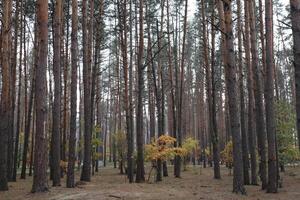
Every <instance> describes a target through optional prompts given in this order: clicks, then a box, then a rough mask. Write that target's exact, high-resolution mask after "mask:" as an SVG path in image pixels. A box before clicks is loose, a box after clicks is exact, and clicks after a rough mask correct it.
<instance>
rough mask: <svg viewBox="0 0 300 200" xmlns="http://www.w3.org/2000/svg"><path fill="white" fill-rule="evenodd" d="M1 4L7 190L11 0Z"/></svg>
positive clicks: (0, 141) (0, 165) (2, 178)
mask: <svg viewBox="0 0 300 200" xmlns="http://www.w3.org/2000/svg"><path fill="white" fill-rule="evenodd" d="M2 6H3V15H2V17H3V19H2V20H3V21H2V30H1V31H2V43H1V47H2V52H1V54H2V60H1V64H2V71H1V72H2V93H1V104H0V118H1V121H0V172H1V173H0V191H4V190H8V185H7V167H8V166H7V165H8V163H7V150H8V149H7V148H8V145H7V143H8V137H9V134H10V132H9V126H10V123H9V121H10V102H11V99H10V79H11V76H10V75H11V74H10V73H11V72H10V53H11V52H10V47H9V45H10V43H11V27H10V23H11V12H12V1H11V0H5V1H3V3H2Z"/></svg>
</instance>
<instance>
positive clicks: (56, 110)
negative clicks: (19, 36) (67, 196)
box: [50, 0, 62, 186]
mask: <svg viewBox="0 0 300 200" xmlns="http://www.w3.org/2000/svg"><path fill="white" fill-rule="evenodd" d="M61 8H62V0H56V2H55V11H54V12H55V15H54V33H53V51H54V52H53V53H54V54H53V76H54V102H53V107H52V117H53V118H52V138H51V150H50V152H51V161H50V162H51V163H50V166H51V168H52V170H51V171H52V185H53V186H60V176H61V172H60V160H61V158H60V156H61V155H60V154H61V152H60V143H61V141H60V117H61V115H60V111H61V93H60V92H61V91H60V87H61V59H60V55H61V54H60V53H61V44H60V41H61V34H60V33H61V21H62V19H61V13H62V10H61Z"/></svg>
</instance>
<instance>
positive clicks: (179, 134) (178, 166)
mask: <svg viewBox="0 0 300 200" xmlns="http://www.w3.org/2000/svg"><path fill="white" fill-rule="evenodd" d="M187 7H188V0H185V9H184V22H183V38H182V52H181V64H180V90H179V102H178V121H177V122H178V127H177V128H178V129H177V130H178V131H177V145H178V147H181V145H182V105H183V92H184V88H183V84H184V64H185V62H184V61H185V48H186V46H185V45H186V44H185V41H186V32H187V9H188V8H187ZM175 162H176V168H175V177H176V178H179V177H180V173H181V157H180V156H176V158H175Z"/></svg>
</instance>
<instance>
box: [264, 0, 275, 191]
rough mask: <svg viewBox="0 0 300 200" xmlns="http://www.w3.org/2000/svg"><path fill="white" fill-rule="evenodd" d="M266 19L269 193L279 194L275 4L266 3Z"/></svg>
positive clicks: (268, 0)
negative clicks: (275, 81)
mask: <svg viewBox="0 0 300 200" xmlns="http://www.w3.org/2000/svg"><path fill="white" fill-rule="evenodd" d="M265 17H266V27H265V28H266V85H265V94H266V95H265V97H266V99H265V102H266V127H267V136H268V137H267V138H268V188H267V192H268V193H276V192H277V166H276V136H275V134H276V121H275V105H274V103H275V102H274V50H273V45H274V44H273V3H272V1H271V0H266V1H265Z"/></svg>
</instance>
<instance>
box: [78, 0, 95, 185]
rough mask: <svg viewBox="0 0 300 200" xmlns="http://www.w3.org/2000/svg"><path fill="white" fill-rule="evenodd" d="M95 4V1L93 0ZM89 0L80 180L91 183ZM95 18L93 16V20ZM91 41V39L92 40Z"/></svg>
mask: <svg viewBox="0 0 300 200" xmlns="http://www.w3.org/2000/svg"><path fill="white" fill-rule="evenodd" d="M91 2H93V0H91ZM87 10H88V9H87V0H83V2H82V13H83V18H82V27H83V31H82V37H83V87H84V89H83V92H84V157H83V168H82V171H81V177H80V180H82V181H91V153H92V149H91V140H92V112H91V109H92V108H91V88H90V78H91V66H90V63H91V62H90V59H91V57H90V56H91V54H90V53H88V51H89V49H88V46H89V41H90V40H89V39H88V34H87V28H88V26H87V18H88V16H87ZM92 17H93V16H91V18H92ZM90 39H91V38H90Z"/></svg>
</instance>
